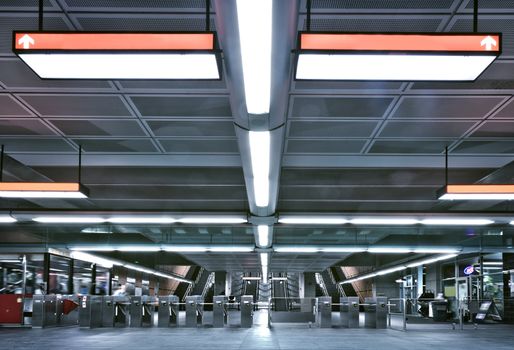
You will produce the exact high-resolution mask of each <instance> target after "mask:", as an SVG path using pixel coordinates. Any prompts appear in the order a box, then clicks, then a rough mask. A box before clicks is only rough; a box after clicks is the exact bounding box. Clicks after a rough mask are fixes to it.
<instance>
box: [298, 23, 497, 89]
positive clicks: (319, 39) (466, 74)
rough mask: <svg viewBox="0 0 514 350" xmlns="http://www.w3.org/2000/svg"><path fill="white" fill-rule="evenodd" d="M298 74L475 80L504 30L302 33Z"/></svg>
mask: <svg viewBox="0 0 514 350" xmlns="http://www.w3.org/2000/svg"><path fill="white" fill-rule="evenodd" d="M298 48H299V50H298V55H297V66H296V73H295V77H296V79H298V80H396V81H420V80H421V81H473V80H475V79H476V78H477V77H478V76H479V75H480V74H481V73H482V72H483V71H484V70H485V69H486V68H487V67H488V66H489V65H490V64H491V63H492V62H493V61H494V60H495V59H496V57H498V56H499V55H500V54H501V34H477V33H472V34H447V33H431V34H420V33H417V34H393V33H376V34H375V33H368V34H363V33H361V34H352V33H350V34H348V33H318V32H316V33H312V32H308V33H300V35H299V40H298Z"/></svg>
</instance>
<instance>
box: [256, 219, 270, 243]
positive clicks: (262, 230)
mask: <svg viewBox="0 0 514 350" xmlns="http://www.w3.org/2000/svg"><path fill="white" fill-rule="evenodd" d="M257 243H258V245H259V247H260V248H267V247H268V246H269V245H270V231H269V226H268V225H257Z"/></svg>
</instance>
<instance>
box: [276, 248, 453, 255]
mask: <svg viewBox="0 0 514 350" xmlns="http://www.w3.org/2000/svg"><path fill="white" fill-rule="evenodd" d="M274 251H275V252H277V253H362V252H368V253H378V254H381V253H385V254H389V253H391V254H406V253H416V254H437V253H439V254H445V253H447V254H449V253H458V252H460V251H461V250H460V249H457V248H447V247H362V246H361V247H359V246H348V247H345V246H339V247H337V246H336V247H322V246H317V247H316V246H275V247H274Z"/></svg>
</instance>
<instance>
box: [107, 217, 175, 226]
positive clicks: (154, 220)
mask: <svg viewBox="0 0 514 350" xmlns="http://www.w3.org/2000/svg"><path fill="white" fill-rule="evenodd" d="M106 221H107V222H109V223H111V224H172V223H174V222H176V220H175V219H173V218H169V217H150V216H146V217H145V216H141V217H139V216H115V217H111V218H109V219H107V220H106Z"/></svg>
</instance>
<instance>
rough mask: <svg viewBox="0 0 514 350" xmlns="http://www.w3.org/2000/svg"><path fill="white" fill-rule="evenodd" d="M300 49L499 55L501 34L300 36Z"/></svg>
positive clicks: (326, 34) (323, 34)
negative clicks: (492, 53) (486, 53)
mask: <svg viewBox="0 0 514 350" xmlns="http://www.w3.org/2000/svg"><path fill="white" fill-rule="evenodd" d="M300 49H302V50H355V51H464V52H483V51H490V52H500V35H499V34H457V35H451V34H448V35H445V34H442V35H441V34H339V33H320V34H317V33H301V34H300Z"/></svg>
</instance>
